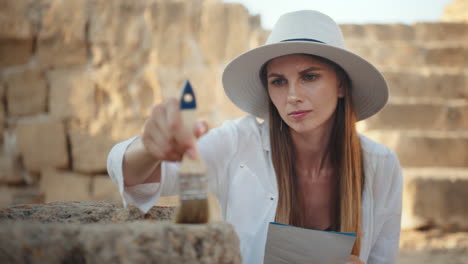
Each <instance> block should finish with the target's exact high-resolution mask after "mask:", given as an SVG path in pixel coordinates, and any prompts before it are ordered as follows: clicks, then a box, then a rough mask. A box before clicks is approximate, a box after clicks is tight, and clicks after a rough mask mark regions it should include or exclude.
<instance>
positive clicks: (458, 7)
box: [441, 0, 468, 23]
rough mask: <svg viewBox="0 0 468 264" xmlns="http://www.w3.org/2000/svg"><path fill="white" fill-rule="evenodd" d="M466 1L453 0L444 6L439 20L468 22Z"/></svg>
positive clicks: (467, 4)
mask: <svg viewBox="0 0 468 264" xmlns="http://www.w3.org/2000/svg"><path fill="white" fill-rule="evenodd" d="M467 14H468V3H467V2H466V0H453V1H451V2H450V3H449V4H448V5H446V6H445V9H444V13H443V14H442V17H441V20H442V21H445V22H461V23H467V22H468V15H467Z"/></svg>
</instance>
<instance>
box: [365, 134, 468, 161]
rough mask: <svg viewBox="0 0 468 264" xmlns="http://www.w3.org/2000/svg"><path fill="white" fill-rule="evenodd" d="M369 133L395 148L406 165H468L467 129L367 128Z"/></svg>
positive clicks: (377, 139)
mask: <svg viewBox="0 0 468 264" xmlns="http://www.w3.org/2000/svg"><path fill="white" fill-rule="evenodd" d="M365 135H366V136H369V137H370V138H372V139H374V140H376V141H377V142H381V143H383V144H384V145H386V146H388V147H390V149H393V150H394V151H395V152H396V153H397V155H398V158H399V159H400V162H401V165H402V166H403V167H424V166H427V167H459V168H460V167H466V164H468V136H467V135H466V133H464V132H434V131H432V132H427V131H421V132H419V131H408V132H405V131H399V130H394V131H388V130H376V131H368V132H366V133H365Z"/></svg>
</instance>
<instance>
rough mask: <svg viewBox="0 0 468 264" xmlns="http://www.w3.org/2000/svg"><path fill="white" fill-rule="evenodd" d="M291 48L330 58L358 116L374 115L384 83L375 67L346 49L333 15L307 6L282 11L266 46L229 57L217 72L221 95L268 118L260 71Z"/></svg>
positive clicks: (381, 99)
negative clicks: (339, 69)
mask: <svg viewBox="0 0 468 264" xmlns="http://www.w3.org/2000/svg"><path fill="white" fill-rule="evenodd" d="M296 53H304V54H312V55H316V56H320V57H323V58H326V59H329V60H331V61H333V62H335V63H336V64H338V65H339V66H341V67H342V68H343V69H344V70H345V71H346V73H347V74H348V76H349V78H350V80H351V94H352V99H353V104H354V108H355V111H356V117H357V119H358V120H363V119H366V118H368V117H370V116H372V115H374V114H375V113H377V112H379V111H380V110H381V109H382V108H383V107H384V106H385V104H386V103H387V100H388V87H387V84H386V82H385V79H384V77H383V76H382V74H381V73H380V72H379V70H377V69H376V68H375V67H374V66H373V65H372V64H370V63H369V62H368V61H366V60H365V59H363V58H362V57H360V56H358V55H356V54H354V53H352V52H350V51H348V50H346V48H345V45H344V40H343V35H342V33H341V30H340V28H339V26H338V25H337V24H336V22H335V21H334V20H333V19H332V18H330V17H329V16H327V15H325V14H322V13H320V12H317V11H312V10H303V11H296V12H292V13H287V14H284V15H282V16H281V17H280V18H279V20H278V22H276V24H275V26H274V28H273V30H272V31H271V33H270V36H269V37H268V39H267V42H266V44H265V45H263V46H260V47H258V48H255V49H252V50H249V51H247V52H245V53H243V54H241V55H239V56H238V57H236V58H235V59H233V60H232V61H231V62H230V63H229V64H228V65H227V66H226V68H225V69H224V72H223V77H222V79H223V86H224V90H225V92H226V95H227V96H228V98H229V99H230V100H231V101H232V102H233V103H234V104H235V105H237V106H238V107H239V108H240V109H242V110H243V111H245V112H247V113H250V114H252V115H254V116H257V117H259V118H263V119H265V118H267V117H268V102H269V99H268V93H267V90H266V89H265V88H264V87H263V85H262V82H261V80H260V70H261V68H262V66H263V65H264V64H265V63H266V62H268V61H269V60H271V59H273V58H276V57H280V56H283V55H288V54H296Z"/></svg>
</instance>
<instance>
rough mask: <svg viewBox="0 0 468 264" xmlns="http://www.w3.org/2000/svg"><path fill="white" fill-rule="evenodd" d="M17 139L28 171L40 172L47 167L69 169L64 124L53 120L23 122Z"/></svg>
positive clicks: (19, 126) (17, 130)
mask: <svg viewBox="0 0 468 264" xmlns="http://www.w3.org/2000/svg"><path fill="white" fill-rule="evenodd" d="M16 137H17V140H18V148H19V152H20V154H21V155H22V157H23V162H24V166H25V167H26V169H27V170H29V171H32V172H39V171H40V170H41V169H42V168H45V167H54V168H67V167H68V162H69V161H68V154H67V141H66V136H65V126H64V124H63V123H61V122H59V121H55V120H52V119H36V120H31V121H23V122H20V123H18V125H17V128H16Z"/></svg>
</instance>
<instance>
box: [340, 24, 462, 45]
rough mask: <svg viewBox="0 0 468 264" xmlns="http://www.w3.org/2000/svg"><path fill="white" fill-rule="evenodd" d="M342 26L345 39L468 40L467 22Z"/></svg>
mask: <svg viewBox="0 0 468 264" xmlns="http://www.w3.org/2000/svg"><path fill="white" fill-rule="evenodd" d="M340 27H341V30H342V32H343V35H344V37H345V40H360V41H394V40H405V41H413V42H459V43H463V42H466V41H468V26H467V24H465V23H416V24H414V25H405V24H362V25H358V24H342V25H340Z"/></svg>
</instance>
